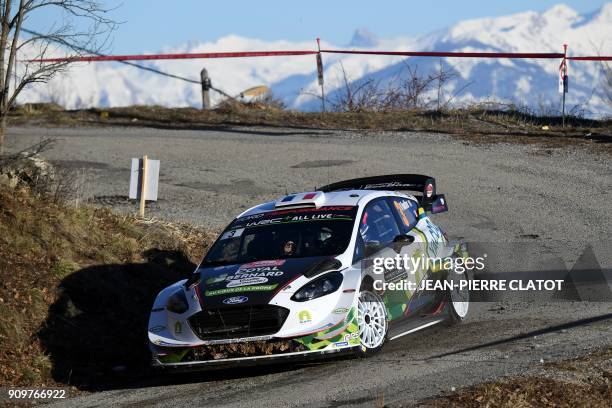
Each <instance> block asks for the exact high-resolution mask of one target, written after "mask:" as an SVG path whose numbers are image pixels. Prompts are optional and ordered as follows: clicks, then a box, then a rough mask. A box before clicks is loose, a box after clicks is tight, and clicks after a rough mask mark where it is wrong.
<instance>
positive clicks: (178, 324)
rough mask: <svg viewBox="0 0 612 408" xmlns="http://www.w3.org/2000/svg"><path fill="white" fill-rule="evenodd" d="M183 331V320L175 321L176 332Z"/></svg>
mask: <svg viewBox="0 0 612 408" xmlns="http://www.w3.org/2000/svg"><path fill="white" fill-rule="evenodd" d="M182 332H183V326H182V325H181V322H176V323H174V333H176V334H181V333H182Z"/></svg>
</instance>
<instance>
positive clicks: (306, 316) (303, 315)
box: [298, 310, 312, 323]
mask: <svg viewBox="0 0 612 408" xmlns="http://www.w3.org/2000/svg"><path fill="white" fill-rule="evenodd" d="M298 319H299V320H300V323H310V322H312V315H311V314H310V312H309V311H308V310H302V311H301V312H300V313H298Z"/></svg>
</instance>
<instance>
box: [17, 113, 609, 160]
mask: <svg viewBox="0 0 612 408" xmlns="http://www.w3.org/2000/svg"><path fill="white" fill-rule="evenodd" d="M9 124H10V125H36V126H74V127H78V126H109V125H112V126H136V127H155V128H161V129H196V130H197V129H203V130H207V129H223V127H226V126H269V127H292V128H308V129H332V130H336V129H337V130H376V131H379V130H393V131H424V132H434V133H448V134H452V135H457V136H458V137H461V138H465V139H469V140H472V141H476V142H482V143H491V142H493V143H495V142H518V143H541V144H547V145H549V146H551V147H556V146H563V145H576V144H579V145H587V146H593V147H596V148H598V149H602V150H605V151H610V152H612V120H610V119H606V120H590V119H584V118H579V117H569V118H567V122H566V127H565V128H562V126H561V118H560V117H556V116H538V115H535V114H533V113H530V112H528V111H526V110H525V109H522V108H519V107H516V106H502V105H499V104H494V105H491V104H482V105H474V106H472V107H470V108H465V109H443V110H423V109H406V110H391V111H386V112H375V111H362V112H328V113H318V112H297V111H291V110H284V109H282V107H280V106H277V105H275V104H273V103H271V104H265V103H260V104H246V105H245V104H240V103H235V102H232V103H229V102H228V103H225V104H222V105H221V106H220V107H219V108H218V109H214V110H208V111H202V110H200V109H195V108H164V107H160V106H130V107H123V108H110V109H87V110H72V111H66V110H59V109H58V107H57V106H56V105H51V106H47V105H44V104H43V105H37V106H34V107H20V108H17V109H15V110H14V111H12V112H11V115H10V117H9Z"/></svg>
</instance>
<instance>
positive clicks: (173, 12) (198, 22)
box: [24, 0, 606, 54]
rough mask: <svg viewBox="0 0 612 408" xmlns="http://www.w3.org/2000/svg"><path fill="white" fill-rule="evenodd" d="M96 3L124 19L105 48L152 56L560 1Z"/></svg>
mask: <svg viewBox="0 0 612 408" xmlns="http://www.w3.org/2000/svg"><path fill="white" fill-rule="evenodd" d="M101 2H102V3H104V4H108V6H109V7H116V9H115V10H113V11H112V12H111V16H112V17H113V18H114V19H115V20H117V21H121V22H122V24H121V25H120V26H119V28H118V30H117V31H116V32H115V34H114V40H113V43H112V45H111V47H110V49H109V50H107V52H112V53H115V54H124V53H139V52H145V51H147V52H153V51H158V50H160V49H161V48H163V47H166V46H173V45H179V44H183V43H186V42H189V41H193V42H199V41H211V40H215V39H216V38H219V37H222V36H225V35H228V34H238V35H242V36H246V37H253V38H260V39H264V40H279V39H284V40H313V41H314V39H315V38H316V37H321V38H323V39H325V40H327V41H329V42H331V43H334V44H337V45H343V44H347V43H348V42H349V41H350V39H351V36H352V34H353V32H354V30H355V29H356V28H359V27H365V28H367V29H369V30H370V31H371V32H373V33H375V34H377V35H379V36H381V37H394V36H418V35H421V34H426V33H429V32H431V31H434V30H437V29H441V28H444V27H447V26H450V25H452V24H454V23H456V22H458V21H461V20H465V19H470V18H479V17H487V16H491V17H494V16H500V15H506V14H511V13H517V12H521V11H526V10H535V11H543V10H545V9H547V8H550V7H551V6H553V5H555V4H558V3H559V1H558V0H557V1H555V0H550V1H549V0H537V1H534V0H531V1H528V0H511V1H496V0H435V1H414V0H412V1H409V0H405V1H399V0H397V1H385V0H378V1H374V0H370V1H363V0H352V1H347V0H327V1H321V0H309V1H300V2H293V1H290V0H284V1H280V0H268V1H252V0H251V1H243V0H225V1H214V2H213V1H203V0H200V1H197V0H174V1H168V0H124V1H123V2H120V1H116V0H115V1H104V0H101ZM564 3H565V4H567V5H568V6H570V7H572V8H573V9H574V10H576V11H578V12H579V13H581V14H584V13H588V12H591V11H594V10H596V9H598V8H599V7H601V6H602V5H603V4H605V3H606V1H602V0H569V1H565V2H564ZM41 10H43V9H41ZM57 17H58V16H57V14H55V13H54V12H50V11H48V10H45V11H41V12H40V13H38V14H37V15H33V16H32V17H31V18H30V19H29V20H28V21H27V23H26V24H24V26H26V27H27V28H30V29H33V30H43V29H44V27H48V26H49V25H50V24H52V23H53V22H54V21H55V20H56V19H57Z"/></svg>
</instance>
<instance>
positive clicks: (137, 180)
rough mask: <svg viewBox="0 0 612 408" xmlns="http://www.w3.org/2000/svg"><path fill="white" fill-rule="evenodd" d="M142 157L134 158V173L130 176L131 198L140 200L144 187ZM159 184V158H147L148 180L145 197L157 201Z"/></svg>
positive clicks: (145, 182)
mask: <svg viewBox="0 0 612 408" xmlns="http://www.w3.org/2000/svg"><path fill="white" fill-rule="evenodd" d="M141 179H142V158H140V159H137V158H133V159H132V174H131V176H130V199H132V200H139V199H140V194H141V191H142V190H143V189H142V186H141V185H140V184H141ZM158 184H159V160H147V171H146V180H145V181H144V199H145V200H149V201H157V188H158Z"/></svg>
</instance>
